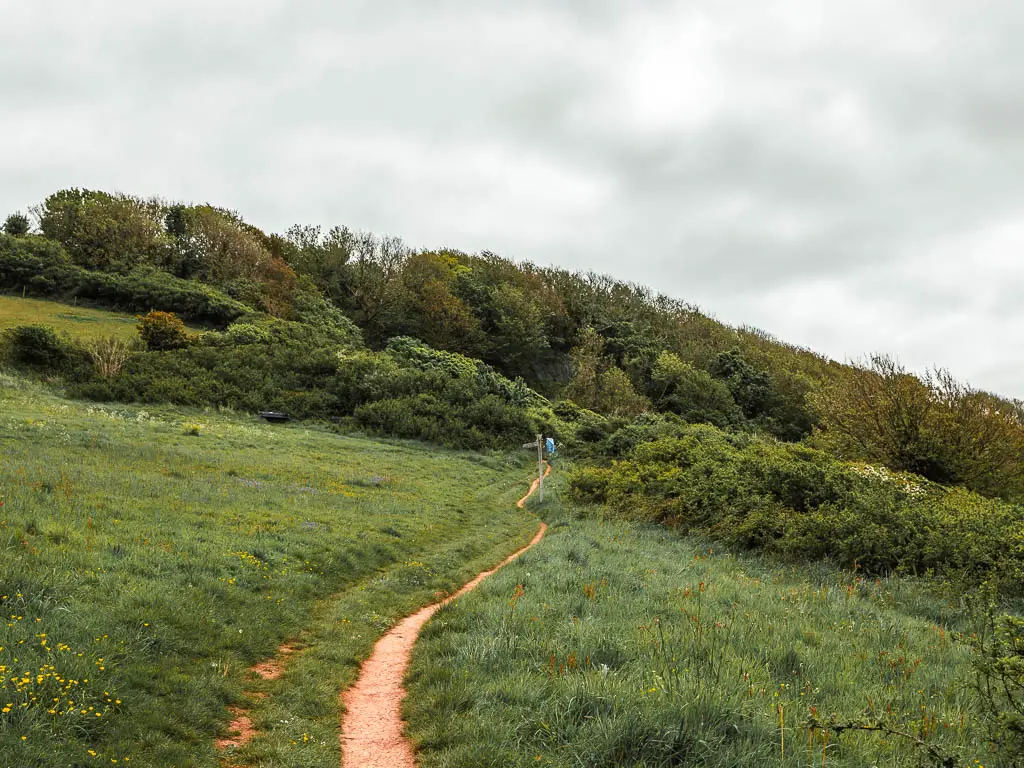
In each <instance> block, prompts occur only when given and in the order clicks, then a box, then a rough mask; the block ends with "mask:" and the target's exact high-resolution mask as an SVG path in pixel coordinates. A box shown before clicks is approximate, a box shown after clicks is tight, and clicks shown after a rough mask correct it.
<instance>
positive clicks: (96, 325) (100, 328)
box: [0, 296, 139, 341]
mask: <svg viewBox="0 0 1024 768" xmlns="http://www.w3.org/2000/svg"><path fill="white" fill-rule="evenodd" d="M138 322H139V321H138V319H137V318H136V317H135V315H129V314H125V313H123V312H111V311H108V310H104V309H91V308H89V307H79V306H73V305H71V304H62V303H60V302H56V301H46V300H43V299H27V298H20V297H16V296H0V332H2V331H5V330H7V329H8V328H14V327H16V326H19V325H48V326H50V327H51V328H53V329H54V330H55V331H57V332H58V333H67V334H68V335H69V336H70V337H71V338H73V339H77V340H79V341H87V340H89V339H99V338H108V337H111V336H114V337H116V338H119V339H123V340H125V341H128V340H131V339H135V338H137V337H138V332H137V331H136V330H135V327H136V325H137V324H138Z"/></svg>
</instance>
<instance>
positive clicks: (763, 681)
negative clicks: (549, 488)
mask: <svg viewBox="0 0 1024 768" xmlns="http://www.w3.org/2000/svg"><path fill="white" fill-rule="evenodd" d="M567 511H571V510H565V509H563V508H561V505H560V502H558V501H557V500H556V501H554V502H552V503H550V504H549V506H548V508H547V509H546V510H545V514H546V515H549V516H551V515H554V516H556V517H557V516H561V515H564V514H565V512H567ZM964 626H965V618H964V616H963V615H962V613H961V612H960V606H959V604H955V603H954V604H950V603H948V602H947V601H945V600H943V599H941V598H939V597H936V596H934V595H930V594H929V593H928V591H927V590H926V589H925V588H924V586H923V585H922V584H920V583H918V582H914V581H907V580H900V579H896V578H892V579H864V578H860V577H858V576H857V575H856V574H855V573H850V572H847V571H837V570H832V569H828V568H825V567H804V568H787V567H780V566H778V565H775V564H773V563H772V562H771V561H764V560H760V559H755V558H747V557H735V556H733V555H730V554H728V553H726V552H719V551H718V550H717V549H713V548H710V547H709V546H707V545H705V544H701V543H699V542H697V541H695V540H692V539H683V538H680V537H678V536H676V535H674V534H672V533H669V532H666V531H665V530H664V529H662V528H659V527H654V526H649V525H643V524H633V525H630V524H627V523H623V522H618V521H614V520H609V521H603V522H602V521H599V520H594V519H574V518H572V517H569V518H563V519H562V521H561V522H559V523H556V524H554V525H552V527H551V530H550V532H549V534H548V538H547V539H546V540H545V541H543V542H542V543H541V544H540V545H538V546H537V547H536V548H534V549H533V550H532V551H531V552H529V553H527V554H526V555H524V556H523V557H522V558H521V559H520V560H518V561H517V562H515V563H514V564H513V565H511V566H509V567H508V568H506V569H504V570H503V571H501V572H500V573H498V574H497V575H496V576H495V577H494V578H493V579H491V580H489V581H487V582H485V583H484V584H483V585H482V586H481V587H480V589H479V590H478V591H477V592H475V593H473V594H471V595H469V596H467V597H466V598H464V599H462V600H460V601H458V603H456V604H453V605H450V606H448V607H446V608H444V609H442V611H441V612H439V613H438V614H437V616H436V617H435V619H434V621H433V623H432V624H430V625H429V626H428V627H427V629H426V630H425V632H424V635H423V636H422V638H421V640H420V643H419V645H418V646H417V648H416V651H415V656H414V668H413V672H412V674H411V696H410V699H409V701H408V704H407V707H406V711H407V713H408V716H409V718H410V720H411V724H412V726H411V727H412V734H413V738H414V740H415V741H417V742H418V744H419V745H420V748H421V750H422V755H421V756H422V764H423V765H424V766H484V765H491V766H497V765H501V766H534V765H551V766H565V767H568V766H618V765H631V766H632V765H636V766H641V765H643V766H683V765H686V766H690V765H700V766H751V767H753V766H764V765H779V766H791V767H792V768H797V766H800V767H801V768H802V767H804V766H812V765H813V766H818V765H825V766H851V767H852V766H868V765H877V766H911V765H932V764H935V762H934V761H933V760H932V759H931V758H929V757H928V755H927V754H926V753H925V752H924V751H923V750H922V748H921V746H920V745H919V744H917V743H916V740H921V741H922V742H924V743H925V744H927V745H928V746H929V747H931V748H934V749H938V750H941V752H942V753H943V754H945V755H952V756H957V757H959V758H961V760H962V762H960V763H957V764H958V765H964V766H967V765H970V766H976V765H982V764H983V765H985V766H989V767H990V768H991V767H992V766H1002V767H1004V768H1009V767H1010V766H1012V765H1014V762H1013V759H1012V758H1009V757H1006V756H1002V757H1000V756H999V755H998V754H995V753H993V752H992V750H991V749H990V748H989V746H988V744H987V743H986V736H985V728H984V727H983V723H982V722H981V713H980V710H979V709H978V708H977V700H976V697H975V695H974V692H973V691H972V689H971V687H970V683H971V681H972V680H973V676H972V674H973V673H972V669H971V665H970V650H969V648H967V647H966V646H965V645H963V644H961V643H959V642H958V641H957V640H956V636H957V635H956V631H957V630H959V629H963V628H964ZM811 718H814V719H817V720H818V721H819V723H821V727H818V728H814V727H811V726H810V725H809V720H810V719H811ZM833 719H834V720H835V721H838V722H841V723H849V722H860V723H864V724H866V723H876V722H879V723H882V724H885V725H886V726H887V727H891V728H892V729H893V730H896V731H902V732H905V733H906V734H907V736H906V737H900V736H895V735H891V734H885V733H877V732H866V731H846V732H844V733H843V734H842V735H841V736H837V733H836V729H835V728H830V727H828V725H827V724H828V723H829V722H830V721H831V720H833Z"/></svg>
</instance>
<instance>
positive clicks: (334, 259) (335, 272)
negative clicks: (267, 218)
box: [285, 224, 358, 306]
mask: <svg viewBox="0 0 1024 768" xmlns="http://www.w3.org/2000/svg"><path fill="white" fill-rule="evenodd" d="M285 239H286V240H287V242H288V244H289V245H290V246H291V251H290V253H289V256H288V261H289V263H290V264H291V265H292V266H293V267H294V268H295V271H296V272H298V273H299V274H300V275H308V276H309V277H310V279H312V281H313V282H314V284H315V285H316V286H317V287H318V288H319V289H320V290H321V291H323V292H324V293H325V294H326V295H327V297H328V298H329V299H330V300H331V301H333V302H334V303H335V304H338V305H339V306H342V305H343V304H344V302H345V300H346V299H347V298H348V297H349V295H350V292H351V286H350V272H351V270H350V268H349V261H350V260H351V258H352V255H353V253H354V252H355V251H356V248H357V239H358V235H357V234H356V233H354V232H352V231H351V230H350V229H349V228H348V227H331V229H330V230H328V231H327V232H326V233H324V232H323V231H322V230H321V228H320V227H318V226H300V225H298V224H296V225H295V226H293V227H289V229H288V231H287V232H286V233H285Z"/></svg>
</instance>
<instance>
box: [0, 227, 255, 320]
mask: <svg viewBox="0 0 1024 768" xmlns="http://www.w3.org/2000/svg"><path fill="white" fill-rule="evenodd" d="M0 286H2V289H3V290H4V291H10V292H17V293H24V294H26V295H31V296H47V297H51V298H58V299H65V300H70V299H84V300H87V301H90V302H92V303H94V304H97V305H99V306H102V307H108V308H110V309H118V310H123V311H129V312H149V311H150V310H154V309H155V310H160V311H166V312H175V313H176V314H178V315H179V316H181V317H183V318H185V319H187V320H193V321H198V322H205V323H212V324H215V325H226V324H227V323H229V322H231V321H232V320H235V319H237V318H239V317H241V316H242V315H244V314H246V313H249V312H251V311H252V310H251V309H250V308H249V307H248V306H246V305H245V304H242V303H241V302H238V301H236V300H234V299H232V298H230V297H228V296H226V295H225V294H223V293H221V292H220V291H218V290H216V289H214V288H211V287H209V286H206V285H202V284H200V283H196V282H194V281H191V280H180V279H178V278H176V277H172V276H171V275H169V274H167V273H166V272H160V271H159V270H156V269H151V268H139V269H135V270H133V271H132V272H129V273H128V274H109V273H106V272H91V271H89V270H87V269H84V268H82V267H80V266H77V265H75V264H73V263H71V260H70V258H69V257H68V255H67V253H66V252H65V251H64V249H63V248H61V246H60V245H58V244H57V243H55V242H53V241H51V240H47V239H46V238H44V237H39V236H35V235H32V236H28V237H12V236H11V235H7V234H0Z"/></svg>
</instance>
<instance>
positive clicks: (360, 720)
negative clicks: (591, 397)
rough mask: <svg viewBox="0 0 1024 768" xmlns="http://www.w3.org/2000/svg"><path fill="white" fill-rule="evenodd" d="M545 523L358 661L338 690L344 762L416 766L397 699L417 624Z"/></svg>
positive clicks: (351, 767)
mask: <svg viewBox="0 0 1024 768" xmlns="http://www.w3.org/2000/svg"><path fill="white" fill-rule="evenodd" d="M550 472H551V467H550V466H548V467H547V469H546V470H545V473H544V474H545V476H546V475H548V474H549V473H550ZM539 484H540V480H539V479H538V480H534V481H533V485H532V486H531V487H530V491H529V493H527V494H526V495H525V496H524V497H523V498H521V499H520V500H519V502H518V504H517V506H519V507H522V506H523V505H524V504H525V503H526V500H527V499H528V498H530V496H531V495H532V494H533V492H534V491H536V490H537V486H538V485H539ZM547 528H548V527H547V525H546V524H544V523H541V524H540V529H539V530H538V531H537V535H536V536H534V537H533V540H532V541H531V542H530V543H529V544H527V545H526V546H525V547H523V548H522V549H520V550H518V551H517V552H514V553H513V554H511V555H509V556H508V557H507V558H505V559H504V560H503V561H502V562H501V563H500V564H499V565H498V566H496V567H495V568H493V569H491V570H489V571H484V572H483V573H481V574H478V575H477V576H476V577H474V578H473V580H472V581H470V582H468V583H467V584H465V585H464V586H463V587H462V589H460V590H459V591H458V592H456V593H455V594H454V595H451V596H450V597H447V598H445V599H444V600H441V601H440V602H437V603H434V604H433V605H428V606H427V607H426V608H422V609H421V610H419V611H417V612H416V613H414V614H412V615H410V616H407V617H406V618H404V619H402V621H400V622H399V623H398V624H396V625H395V626H393V627H392V628H391V629H390V630H388V632H387V633H386V634H385V635H384V636H383V637H381V639H380V640H378V641H377V644H376V645H375V646H374V647H373V653H372V654H371V655H370V658H369V659H367V660H366V661H365V662H364V663H363V667H362V669H361V670H360V672H359V679H358V680H356V682H355V684H354V685H353V686H352V687H351V688H349V689H348V690H347V691H345V692H344V693H343V694H342V695H341V700H342V703H343V704H344V707H345V714H344V715H343V716H342V722H341V760H342V765H343V766H344V768H415V766H416V758H415V755H414V754H413V750H412V746H411V745H410V744H409V742H408V741H407V740H406V739H405V736H404V735H403V734H402V730H403V726H404V724H403V722H402V712H401V705H402V699H404V698H405V695H406V691H405V688H404V687H403V685H402V680H403V678H404V677H405V671H406V669H407V668H408V666H409V661H410V659H411V658H412V648H413V645H415V643H416V638H417V637H418V636H419V633H420V630H421V629H423V625H424V624H426V623H427V622H428V621H429V620H430V617H431V616H433V615H434V614H435V613H436V612H437V610H438V609H439V608H440V607H441V606H443V605H447V604H448V603H450V602H451V601H452V600H454V599H456V598H457V597H459V596H461V595H464V594H466V593H467V592H469V591H470V590H471V589H473V588H474V587H476V586H477V585H478V584H479V583H480V582H481V581H483V580H484V579H486V578H487V577H488V576H490V575H491V574H492V573H494V572H495V571H497V570H498V569H500V568H502V567H503V566H505V565H507V564H508V563H510V562H512V561H513V560H515V559H516V558H517V557H519V556H520V555H521V554H523V552H525V551H526V550H528V549H530V547H532V546H533V545H535V544H536V543H537V542H538V541H540V540H541V539H542V538H544V532H545V531H546V530H547Z"/></svg>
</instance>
